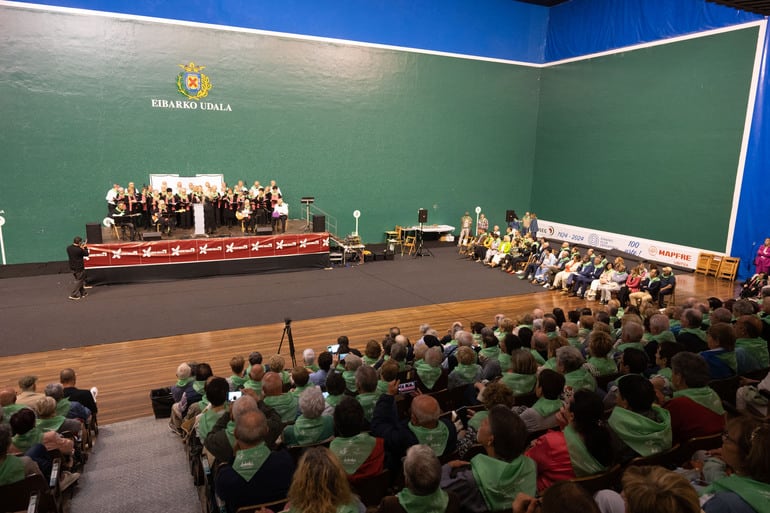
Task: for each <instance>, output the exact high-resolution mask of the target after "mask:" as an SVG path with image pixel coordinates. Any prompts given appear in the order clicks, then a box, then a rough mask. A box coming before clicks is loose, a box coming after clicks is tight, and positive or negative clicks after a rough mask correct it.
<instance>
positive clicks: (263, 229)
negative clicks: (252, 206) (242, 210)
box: [254, 225, 273, 235]
mask: <svg viewBox="0 0 770 513" xmlns="http://www.w3.org/2000/svg"><path fill="white" fill-rule="evenodd" d="M254 233H255V234H256V235H270V234H271V233H273V228H272V227H271V226H270V225H267V226H257V229H256V231H255V232H254Z"/></svg>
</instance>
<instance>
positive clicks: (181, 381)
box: [176, 376, 195, 388]
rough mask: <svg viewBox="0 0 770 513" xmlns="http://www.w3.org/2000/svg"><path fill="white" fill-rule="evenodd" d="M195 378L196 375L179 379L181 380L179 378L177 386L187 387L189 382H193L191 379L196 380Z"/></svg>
mask: <svg viewBox="0 0 770 513" xmlns="http://www.w3.org/2000/svg"><path fill="white" fill-rule="evenodd" d="M194 380H195V378H194V377H192V376H190V377H188V378H183V379H179V380H177V382H176V386H178V387H179V388H182V387H185V386H187V384H188V383H189V382H191V381H194Z"/></svg>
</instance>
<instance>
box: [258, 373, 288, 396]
mask: <svg viewBox="0 0 770 513" xmlns="http://www.w3.org/2000/svg"><path fill="white" fill-rule="evenodd" d="M282 392H283V380H281V376H280V375H279V374H278V373H276V372H268V373H266V374H265V377H264V378H262V393H263V394H265V396H271V395H281V393H282Z"/></svg>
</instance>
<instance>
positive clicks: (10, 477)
mask: <svg viewBox="0 0 770 513" xmlns="http://www.w3.org/2000/svg"><path fill="white" fill-rule="evenodd" d="M22 479H24V462H23V461H21V458H17V457H16V456H13V455H11V454H9V455H7V456H6V457H5V459H4V460H3V461H1V462H0V486H2V485H7V484H11V483H18V482H19V481H21V480H22ZM441 511H444V510H441Z"/></svg>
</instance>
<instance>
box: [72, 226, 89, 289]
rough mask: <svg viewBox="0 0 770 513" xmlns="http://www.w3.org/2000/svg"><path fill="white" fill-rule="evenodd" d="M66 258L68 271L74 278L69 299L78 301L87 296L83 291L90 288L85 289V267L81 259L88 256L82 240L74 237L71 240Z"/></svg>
mask: <svg viewBox="0 0 770 513" xmlns="http://www.w3.org/2000/svg"><path fill="white" fill-rule="evenodd" d="M67 256H68V257H69V261H70V269H71V270H72V274H73V276H75V288H74V289H72V293H71V294H70V297H69V298H70V299H71V300H73V301H79V300H80V299H82V298H84V297H86V296H87V295H88V293H87V292H86V291H85V289H86V288H89V289H90V288H91V287H86V267H85V263H84V262H83V257H86V256H88V247H87V246H86V243H85V242H83V239H81V238H80V237H75V238H74V239H73V240H72V244H71V245H70V246H67Z"/></svg>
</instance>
